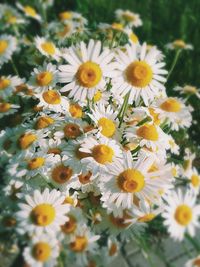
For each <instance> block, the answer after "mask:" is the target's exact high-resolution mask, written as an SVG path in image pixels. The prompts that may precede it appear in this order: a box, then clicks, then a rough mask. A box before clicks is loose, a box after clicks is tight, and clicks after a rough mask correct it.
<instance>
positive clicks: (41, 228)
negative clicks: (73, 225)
mask: <svg viewBox="0 0 200 267" xmlns="http://www.w3.org/2000/svg"><path fill="white" fill-rule="evenodd" d="M24 197H25V200H26V203H20V204H19V207H20V209H21V210H20V211H18V212H17V213H16V215H17V218H18V221H19V224H18V232H19V233H20V234H24V233H30V234H31V233H36V234H37V235H41V234H42V233H47V234H49V235H55V234H56V233H57V232H58V231H59V230H60V226H61V225H63V224H64V223H65V222H66V221H67V220H68V218H67V216H66V214H67V213H68V211H69V205H67V204H63V201H64V199H65V198H64V196H62V195H61V193H60V192H59V191H57V190H55V189H53V190H52V191H49V189H48V188H46V189H45V190H44V191H43V192H42V193H41V192H40V191H38V190H34V192H33V195H32V196H30V194H27V195H25V196H24Z"/></svg>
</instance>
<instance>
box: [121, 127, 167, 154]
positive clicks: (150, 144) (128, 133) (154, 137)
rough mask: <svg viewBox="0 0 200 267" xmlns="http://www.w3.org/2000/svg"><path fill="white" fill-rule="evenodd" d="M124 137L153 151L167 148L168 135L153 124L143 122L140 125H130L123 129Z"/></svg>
mask: <svg viewBox="0 0 200 267" xmlns="http://www.w3.org/2000/svg"><path fill="white" fill-rule="evenodd" d="M125 137H126V138H127V139H128V140H129V141H130V142H138V145H140V146H141V147H143V146H145V147H147V148H149V149H152V150H153V151H157V150H159V148H160V149H165V150H167V149H169V147H170V146H169V141H168V139H169V137H168V135H167V134H165V133H164V132H163V130H162V129H161V128H160V127H159V126H157V125H155V124H153V123H144V124H143V125H141V126H134V125H133V126H130V127H128V128H127V129H125Z"/></svg>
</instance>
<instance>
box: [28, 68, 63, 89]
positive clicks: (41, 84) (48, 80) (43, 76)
mask: <svg viewBox="0 0 200 267" xmlns="http://www.w3.org/2000/svg"><path fill="white" fill-rule="evenodd" d="M57 72H58V71H57V70H56V66H55V65H53V64H51V63H48V64H44V65H43V67H38V68H34V70H33V72H32V73H31V78H30V80H29V82H28V85H29V86H30V88H31V89H34V91H35V92H39V93H40V92H43V91H45V90H47V89H52V88H54V87H55V85H56V83H57V78H58V73H57Z"/></svg>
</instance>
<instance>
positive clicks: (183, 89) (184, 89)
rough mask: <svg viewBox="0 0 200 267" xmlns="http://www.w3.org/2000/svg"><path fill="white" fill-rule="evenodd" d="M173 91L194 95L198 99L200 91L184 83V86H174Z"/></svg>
mask: <svg viewBox="0 0 200 267" xmlns="http://www.w3.org/2000/svg"><path fill="white" fill-rule="evenodd" d="M174 91H177V92H179V93H180V94H185V95H196V96H197V97H198V98H199V99H200V92H199V89H198V88H197V87H195V86H192V85H185V86H183V87H182V86H176V87H175V88H174Z"/></svg>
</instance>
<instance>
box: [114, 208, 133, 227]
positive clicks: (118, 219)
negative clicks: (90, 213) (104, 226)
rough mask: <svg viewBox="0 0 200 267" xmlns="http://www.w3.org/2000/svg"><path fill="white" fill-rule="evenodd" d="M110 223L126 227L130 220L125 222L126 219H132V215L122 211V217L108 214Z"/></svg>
mask: <svg viewBox="0 0 200 267" xmlns="http://www.w3.org/2000/svg"><path fill="white" fill-rule="evenodd" d="M109 218H110V221H111V223H112V224H113V225H114V226H115V227H117V228H121V229H123V228H127V227H128V226H129V225H130V224H131V222H127V220H129V219H132V217H131V216H130V215H129V214H127V213H126V212H124V214H123V216H122V217H114V216H113V215H112V214H111V215H110V216H109Z"/></svg>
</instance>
